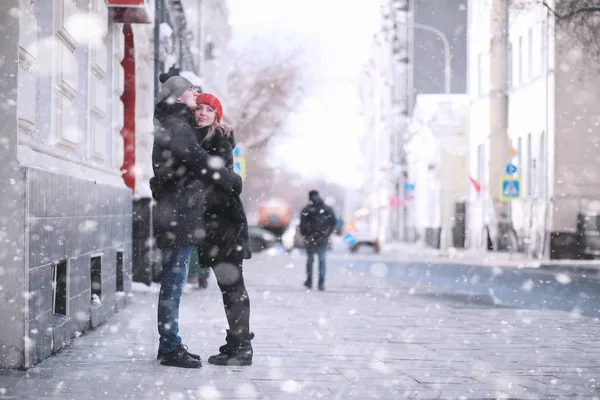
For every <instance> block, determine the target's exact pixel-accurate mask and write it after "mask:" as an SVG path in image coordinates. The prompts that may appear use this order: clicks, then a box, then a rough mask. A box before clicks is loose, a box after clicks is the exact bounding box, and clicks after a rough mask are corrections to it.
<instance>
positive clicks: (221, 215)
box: [196, 127, 252, 266]
mask: <svg viewBox="0 0 600 400" xmlns="http://www.w3.org/2000/svg"><path fill="white" fill-rule="evenodd" d="M196 134H197V137H198V141H199V142H200V143H202V147H203V148H204V149H205V150H206V151H207V152H208V154H210V155H211V156H213V157H218V158H219V159H220V160H218V159H217V160H218V162H219V163H222V164H223V165H224V168H226V169H227V170H228V171H230V172H231V173H234V172H233V149H234V148H235V138H234V136H233V131H231V132H230V135H229V136H226V135H225V133H224V132H223V131H221V130H220V129H217V130H216V131H215V132H214V134H213V135H212V136H211V137H210V138H207V134H208V127H205V128H197V129H196ZM205 202H206V211H205V215H204V220H205V227H206V241H205V243H204V245H203V247H202V250H201V251H200V253H202V256H201V261H200V262H201V263H202V264H203V265H206V266H209V265H215V264H216V263H219V262H223V261H229V262H235V263H237V262H238V261H239V260H241V259H243V258H245V259H249V258H251V257H252V251H251V249H250V238H249V236H248V220H247V218H246V212H245V211H244V206H243V204H242V200H241V198H240V196H239V194H238V193H235V192H231V191H227V190H224V189H223V188H222V187H220V186H216V185H215V186H211V187H210V188H208V189H207V192H206V200H205Z"/></svg>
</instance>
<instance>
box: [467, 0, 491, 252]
mask: <svg viewBox="0 0 600 400" xmlns="http://www.w3.org/2000/svg"><path fill="white" fill-rule="evenodd" d="M467 10H468V13H469V17H468V24H469V25H468V32H467V42H468V47H467V57H468V61H467V94H468V97H469V118H468V123H467V129H468V135H467V136H468V143H469V157H468V170H469V174H470V175H471V177H473V178H474V179H475V180H477V181H478V182H479V184H480V185H481V186H482V191H481V194H480V195H478V194H477V193H476V191H475V190H474V188H473V186H471V189H470V191H469V205H468V208H467V231H468V232H467V242H468V244H469V246H470V247H481V246H482V245H483V243H484V237H483V234H482V227H483V225H484V224H485V222H486V218H487V215H486V207H485V206H486V201H485V193H486V188H489V185H490V182H489V181H488V176H489V174H488V172H487V166H488V164H489V158H490V157H489V151H490V149H489V147H490V146H489V142H488V139H489V136H490V134H491V131H490V105H491V103H490V97H489V82H490V74H489V71H490V69H489V58H490V40H491V37H492V36H491V34H490V29H491V24H490V20H491V16H492V11H491V8H490V6H489V2H483V1H480V0H471V1H469V5H468V7H467Z"/></svg>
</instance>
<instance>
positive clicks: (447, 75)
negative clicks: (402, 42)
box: [412, 23, 452, 94]
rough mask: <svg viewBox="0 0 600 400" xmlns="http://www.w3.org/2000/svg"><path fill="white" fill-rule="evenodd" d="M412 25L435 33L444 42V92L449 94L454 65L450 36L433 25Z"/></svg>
mask: <svg viewBox="0 0 600 400" xmlns="http://www.w3.org/2000/svg"><path fill="white" fill-rule="evenodd" d="M412 25H413V26H414V27H415V28H417V29H422V30H424V31H428V32H432V33H435V34H436V35H437V36H438V37H439V38H440V40H441V41H442V43H443V44H444V93H446V94H449V93H450V92H451V90H452V87H451V83H452V66H451V65H450V62H451V61H452V53H451V51H450V43H449V42H448V38H447V37H446V35H445V34H444V32H442V31H440V30H439V29H437V28H435V27H433V26H430V25H423V24H417V23H413V24H412Z"/></svg>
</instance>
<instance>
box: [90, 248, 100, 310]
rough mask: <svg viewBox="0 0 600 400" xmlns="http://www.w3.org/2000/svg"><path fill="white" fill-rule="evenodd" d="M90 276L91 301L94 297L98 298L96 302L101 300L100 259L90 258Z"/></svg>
mask: <svg viewBox="0 0 600 400" xmlns="http://www.w3.org/2000/svg"><path fill="white" fill-rule="evenodd" d="M90 275H91V278H92V279H91V289H92V294H91V297H92V300H94V295H95V296H97V297H98V300H101V299H102V257H100V256H98V257H92V259H91V264H90Z"/></svg>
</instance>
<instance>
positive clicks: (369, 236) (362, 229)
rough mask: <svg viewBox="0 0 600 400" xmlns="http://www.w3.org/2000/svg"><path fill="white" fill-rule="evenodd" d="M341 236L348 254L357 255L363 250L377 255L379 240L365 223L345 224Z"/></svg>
mask: <svg viewBox="0 0 600 400" xmlns="http://www.w3.org/2000/svg"><path fill="white" fill-rule="evenodd" d="M342 236H343V238H344V242H346V244H347V245H348V250H349V251H350V253H357V252H358V251H359V250H361V249H364V248H368V249H370V250H372V251H373V252H375V253H379V250H380V246H379V238H378V237H377V235H375V234H374V233H373V232H372V230H371V228H370V227H369V225H368V224H367V223H365V222H351V223H348V224H346V225H345V226H344V228H343V229H342Z"/></svg>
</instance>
